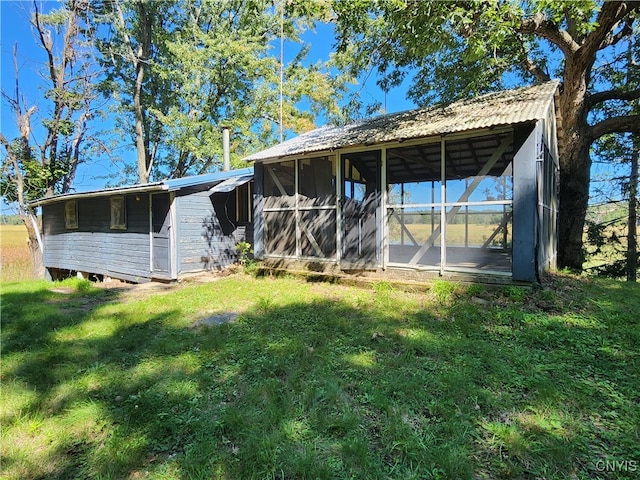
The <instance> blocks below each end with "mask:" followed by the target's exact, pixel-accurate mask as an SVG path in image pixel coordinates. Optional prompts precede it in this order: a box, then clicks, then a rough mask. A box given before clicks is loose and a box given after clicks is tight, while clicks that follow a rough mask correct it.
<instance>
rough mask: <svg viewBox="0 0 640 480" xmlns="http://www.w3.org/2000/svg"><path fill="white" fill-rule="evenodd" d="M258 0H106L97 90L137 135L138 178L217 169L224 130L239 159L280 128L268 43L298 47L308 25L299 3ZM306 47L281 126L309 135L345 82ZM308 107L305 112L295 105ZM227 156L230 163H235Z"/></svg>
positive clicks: (288, 76)
mask: <svg viewBox="0 0 640 480" xmlns="http://www.w3.org/2000/svg"><path fill="white" fill-rule="evenodd" d="M280 5H282V6H284V3H282V2H281V3H280V4H274V3H273V2H266V1H261V0H229V1H224V2H220V1H216V0H189V1H163V2H158V1H141V0H140V1H135V2H123V1H121V0H108V1H104V2H102V4H101V5H100V8H99V9H98V10H97V12H98V13H99V14H100V15H102V20H101V21H102V22H106V24H108V25H109V30H108V32H107V34H106V35H104V37H103V38H102V39H101V41H100V43H99V48H100V50H101V52H102V55H103V58H104V63H105V66H106V68H107V72H108V78H107V80H106V82H105V84H104V88H103V90H104V91H105V92H108V93H109V94H110V95H111V96H112V98H114V99H115V100H116V102H117V104H118V112H119V113H120V114H121V115H122V116H123V119H124V121H123V122H122V124H123V125H125V128H127V127H130V131H132V132H134V133H135V134H134V140H135V145H136V149H137V158H138V160H137V171H138V180H139V181H140V182H141V183H146V182H147V181H149V179H150V178H163V177H179V176H183V175H187V174H197V173H203V172H206V171H210V170H211V169H216V168H220V165H221V163H222V162H221V160H222V151H221V145H222V134H221V127H223V126H228V127H230V128H231V130H232V131H233V132H234V142H233V144H232V145H233V155H232V157H233V158H235V159H239V158H241V157H242V156H244V155H246V153H248V151H253V150H255V149H259V148H262V147H265V146H267V145H270V144H272V143H273V141H274V138H275V136H276V135H277V128H276V127H275V126H276V125H277V124H278V122H279V115H278V113H277V112H278V110H279V98H278V95H277V93H276V92H278V83H279V73H278V72H279V60H278V58H277V57H276V56H275V55H274V54H273V52H272V50H273V42H274V40H276V39H277V38H278V36H279V35H280V31H281V29H282V34H283V35H284V36H285V37H286V38H287V40H288V41H289V42H297V41H299V34H300V32H301V31H302V30H303V29H304V28H306V27H307V26H309V22H308V21H307V20H306V15H307V14H308V11H305V12H304V15H303V14H301V13H299V11H298V9H297V8H296V5H295V4H294V3H292V2H288V3H287V8H286V10H285V9H280V8H279V7H280ZM305 54H306V49H305V48H304V47H303V48H301V49H300V52H299V54H298V55H297V56H296V57H295V58H294V59H293V60H292V61H290V62H289V64H288V65H287V67H286V69H285V75H284V77H285V88H284V89H283V91H284V92H285V94H284V101H283V110H284V122H285V128H287V129H290V130H292V131H295V132H300V131H304V130H308V129H310V128H313V124H314V114H317V113H320V112H322V113H327V114H332V113H333V112H337V110H338V108H337V101H338V99H339V97H340V94H341V93H340V92H341V89H342V84H341V81H340V79H335V78H333V77H332V76H331V75H330V74H329V71H328V70H327V69H326V68H324V67H323V66H322V65H307V62H306V61H305ZM302 101H304V102H306V103H307V104H308V105H309V108H310V109H311V112H305V111H303V110H302V108H300V102H302ZM233 158H232V161H233Z"/></svg>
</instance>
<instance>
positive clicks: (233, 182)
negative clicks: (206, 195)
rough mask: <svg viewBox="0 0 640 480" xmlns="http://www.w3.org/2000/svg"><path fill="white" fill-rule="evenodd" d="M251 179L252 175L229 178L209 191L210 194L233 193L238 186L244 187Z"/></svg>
mask: <svg viewBox="0 0 640 480" xmlns="http://www.w3.org/2000/svg"><path fill="white" fill-rule="evenodd" d="M252 179H253V175H241V176H238V177H232V178H229V179H227V180H225V181H223V182H220V183H219V184H217V185H216V186H215V187H212V188H210V189H209V192H210V193H228V192H231V191H233V190H234V189H235V188H237V187H239V186H240V185H244V184H245V183H247V182H250V181H251V180H252Z"/></svg>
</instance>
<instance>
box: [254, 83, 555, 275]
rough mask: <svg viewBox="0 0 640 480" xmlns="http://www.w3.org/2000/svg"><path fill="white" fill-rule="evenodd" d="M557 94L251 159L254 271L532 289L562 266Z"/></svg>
mask: <svg viewBox="0 0 640 480" xmlns="http://www.w3.org/2000/svg"><path fill="white" fill-rule="evenodd" d="M557 89H558V83H557V82H550V83H545V84H541V85H537V86H533V87H526V88H519V89H515V90H508V91H502V92H497V93H490V94H487V95H482V96H478V97H476V98H473V99H468V100H462V101H458V102H455V103H451V104H448V105H437V106H433V107H430V108H422V109H416V110H411V111H406V112H400V113H393V114H388V115H382V116H379V117H376V118H372V119H368V120H363V121H359V122H356V123H353V124H350V125H346V126H342V127H331V126H328V127H322V128H318V129H316V130H313V131H311V132H308V133H306V134H303V135H300V136H298V137H296V138H293V139H291V140H289V141H286V142H284V143H281V144H279V145H276V146H274V147H271V148H269V149H267V150H264V151H261V152H258V153H256V154H254V155H251V156H249V157H248V158H246V160H247V161H250V162H253V163H254V169H255V186H254V188H255V197H254V202H255V207H254V208H255V215H254V251H255V255H256V257H257V258H259V259H262V260H264V261H265V262H266V263H267V264H271V265H277V266H285V267H286V266H287V265H295V266H296V267H299V266H300V265H302V266H304V267H305V268H308V269H311V270H318V269H320V270H324V269H339V270H341V271H353V270H357V271H376V272H402V274H403V275H407V276H411V275H412V273H411V272H413V273H421V272H423V273H429V272H431V273H432V274H437V275H445V274H449V273H454V274H455V273H456V272H457V273H461V274H483V275H485V276H492V277H494V278H497V277H501V278H503V277H506V278H508V279H511V280H515V281H526V282H531V281H535V280H536V278H538V275H539V274H540V273H541V272H543V271H544V270H546V269H550V268H554V267H555V264H556V247H557V238H556V218H557V211H558V186H557V185H558V170H559V167H558V153H557V127H558V125H557V124H556V113H555V95H556V91H557Z"/></svg>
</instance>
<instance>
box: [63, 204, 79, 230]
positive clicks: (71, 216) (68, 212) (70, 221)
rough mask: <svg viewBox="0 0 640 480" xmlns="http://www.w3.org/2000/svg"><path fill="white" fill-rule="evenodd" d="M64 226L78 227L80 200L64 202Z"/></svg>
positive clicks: (71, 228) (69, 227) (69, 228)
mask: <svg viewBox="0 0 640 480" xmlns="http://www.w3.org/2000/svg"><path fill="white" fill-rule="evenodd" d="M64 228H66V229H67V230H75V229H77V228H78V201H77V200H68V201H66V202H64Z"/></svg>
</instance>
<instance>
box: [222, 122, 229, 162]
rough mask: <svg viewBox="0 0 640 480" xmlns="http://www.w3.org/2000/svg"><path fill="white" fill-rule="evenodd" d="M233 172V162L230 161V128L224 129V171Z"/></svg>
mask: <svg viewBox="0 0 640 480" xmlns="http://www.w3.org/2000/svg"><path fill="white" fill-rule="evenodd" d="M229 170H231V161H230V160H229V127H222V171H223V172H228V171H229Z"/></svg>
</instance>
